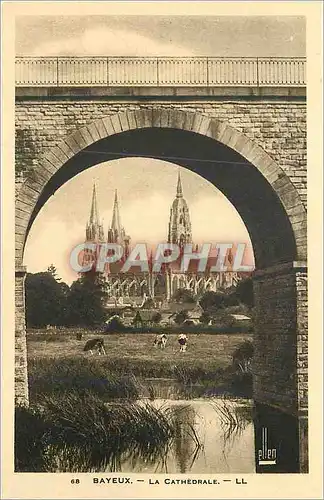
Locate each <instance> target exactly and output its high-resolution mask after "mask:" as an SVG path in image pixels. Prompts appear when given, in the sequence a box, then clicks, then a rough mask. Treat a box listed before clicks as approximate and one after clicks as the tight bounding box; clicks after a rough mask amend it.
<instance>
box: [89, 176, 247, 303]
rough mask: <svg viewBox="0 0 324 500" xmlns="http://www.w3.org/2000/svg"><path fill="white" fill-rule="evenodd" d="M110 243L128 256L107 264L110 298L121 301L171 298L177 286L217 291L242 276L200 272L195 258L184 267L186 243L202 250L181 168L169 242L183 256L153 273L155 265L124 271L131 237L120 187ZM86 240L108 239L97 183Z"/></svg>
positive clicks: (116, 301) (227, 272)
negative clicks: (123, 216)
mask: <svg viewBox="0 0 324 500" xmlns="http://www.w3.org/2000/svg"><path fill="white" fill-rule="evenodd" d="M106 241H107V242H108V243H118V244H120V245H122V246H123V248H124V258H123V260H122V261H121V262H118V263H115V264H109V265H107V266H106V268H105V271H104V275H105V279H106V285H107V296H108V301H112V302H113V303H115V304H116V305H117V304H124V305H126V304H129V305H132V304H134V303H137V305H139V302H141V303H143V302H145V300H147V299H148V298H151V299H154V298H156V299H159V300H161V301H163V300H167V301H170V300H171V299H172V297H173V295H174V293H175V292H176V290H177V289H181V288H185V289H188V290H191V291H192V293H193V294H194V295H197V294H203V293H204V292H206V291H217V290H219V289H224V288H228V287H231V286H235V285H236V284H237V282H238V281H239V279H240V277H239V275H238V274H237V273H236V272H233V271H230V270H229V271H226V272H217V273H215V272H212V273H211V272H208V269H207V270H206V271H204V272H198V271H197V266H196V262H195V261H192V263H191V264H190V266H189V269H188V271H187V272H185V273H184V272H182V271H181V268H180V260H181V258H182V255H181V252H182V251H183V249H184V246H185V245H187V244H191V245H192V248H193V249H195V250H196V251H198V246H196V247H195V246H194V245H193V239H192V228H191V221H190V213H189V207H188V204H187V201H186V199H185V198H184V195H183V188H182V182H181V176H180V172H179V173H178V179H177V187H176V195H175V198H174V200H173V202H172V205H171V209H170V218H169V226H168V243H174V244H177V245H178V246H179V248H180V256H179V259H178V260H177V261H176V262H174V263H172V264H168V265H166V266H165V267H164V268H163V269H162V270H161V272H159V273H153V272H152V267H150V270H149V271H148V272H142V271H138V270H134V271H133V272H127V273H121V272H120V269H121V267H122V265H123V263H124V261H125V260H126V258H127V257H128V256H129V254H130V252H131V243H130V242H131V238H130V236H128V235H127V234H126V231H125V229H124V227H123V226H122V223H121V215H120V208H119V201H118V195H117V190H116V191H115V199H114V204H113V213H112V220H111V224H110V227H109V228H108V235H107V240H106ZM86 242H91V243H96V244H97V245H100V244H102V243H105V237H104V230H103V225H102V223H100V220H99V214H98V203H97V194H96V188H95V186H93V192H92V201H91V209H90V217H89V220H88V222H87V225H86ZM91 260H92V261H93V260H94V259H93V254H92V252H91V251H89V250H88V251H86V252H85V254H84V259H83V262H84V264H87V263H89V262H90V261H91ZM231 264H232V261H231V254H229V255H228V257H227V262H226V265H227V266H228V269H230V268H231Z"/></svg>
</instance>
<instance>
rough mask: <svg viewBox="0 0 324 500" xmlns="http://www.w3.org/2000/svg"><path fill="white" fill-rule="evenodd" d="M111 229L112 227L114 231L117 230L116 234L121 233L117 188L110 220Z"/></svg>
mask: <svg viewBox="0 0 324 500" xmlns="http://www.w3.org/2000/svg"><path fill="white" fill-rule="evenodd" d="M111 229H113V230H114V231H117V233H118V234H120V233H121V223H120V215H119V206H118V196H117V189H116V190H115V201H114V208H113V215H112V221H111Z"/></svg>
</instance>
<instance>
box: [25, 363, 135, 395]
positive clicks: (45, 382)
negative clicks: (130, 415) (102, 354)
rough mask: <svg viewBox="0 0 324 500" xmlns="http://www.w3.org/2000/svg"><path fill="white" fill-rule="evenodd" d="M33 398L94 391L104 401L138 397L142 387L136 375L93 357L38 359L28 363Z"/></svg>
mask: <svg viewBox="0 0 324 500" xmlns="http://www.w3.org/2000/svg"><path fill="white" fill-rule="evenodd" d="M28 371H29V374H28V379H29V388H30V400H31V401H32V402H35V401H37V400H39V399H40V398H42V397H43V395H46V396H49V395H53V396H59V395H60V394H64V393H67V392H71V391H72V392H77V393H80V394H82V393H84V392H91V393H93V394H95V395H97V396H101V397H102V398H103V399H104V400H106V401H107V400H110V399H116V398H121V399H136V398H137V397H138V389H137V387H136V384H135V380H134V377H132V376H125V375H120V374H119V373H116V372H113V371H110V370H107V369H106V368H105V366H104V365H101V364H100V363H98V362H96V361H95V360H92V359H89V358H81V357H79V358H74V359H71V358H58V359H55V358H38V359H35V358H34V359H30V360H29V365H28Z"/></svg>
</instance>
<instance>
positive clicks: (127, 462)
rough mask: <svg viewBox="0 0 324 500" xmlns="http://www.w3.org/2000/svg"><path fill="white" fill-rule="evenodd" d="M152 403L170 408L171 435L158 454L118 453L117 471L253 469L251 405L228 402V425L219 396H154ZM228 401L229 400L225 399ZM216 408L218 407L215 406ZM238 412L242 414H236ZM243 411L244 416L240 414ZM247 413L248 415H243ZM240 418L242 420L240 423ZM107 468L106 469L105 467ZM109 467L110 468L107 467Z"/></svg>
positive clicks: (157, 471) (199, 471) (170, 471)
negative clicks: (231, 414)
mask: <svg viewBox="0 0 324 500" xmlns="http://www.w3.org/2000/svg"><path fill="white" fill-rule="evenodd" d="M152 404H154V405H155V406H156V407H158V408H162V409H165V410H167V411H170V416H172V418H173V421H174V424H175V435H174V438H173V439H172V440H171V441H170V443H169V444H168V446H166V447H165V448H164V450H163V452H161V451H160V453H159V458H157V456H155V457H154V459H153V460H150V459H149V458H148V457H146V458H145V459H143V458H142V457H141V456H140V455H137V454H136V453H132V452H130V454H129V455H128V456H127V457H126V456H123V457H121V459H120V461H119V464H118V468H117V469H116V471H119V472H146V473H189V472H190V473H200V474H201V473H203V474H208V473H237V472H241V473H251V472H255V463H254V427H253V422H252V420H251V417H252V407H251V405H250V404H249V403H248V402H245V404H244V405H243V406H242V402H241V403H235V402H233V401H232V402H231V403H230V405H231V409H233V408H234V409H235V410H234V415H236V417H233V418H237V419H239V420H238V425H234V424H233V423H232V425H228V423H227V422H226V421H225V420H224V418H222V415H221V413H220V411H219V407H221V408H222V406H221V405H222V404H223V403H222V400H221V401H220V400H217V399H213V400H202V399H197V400H191V401H184V400H163V399H159V400H155V401H154V402H152ZM228 404H229V403H228ZM217 408H218V410H217ZM240 412H241V413H242V418H239V417H238V416H237V415H239V414H241V413H240ZM244 415H245V416H244ZM247 416H249V418H245V417H247ZM243 422H244V423H243ZM106 471H108V469H106ZM109 471H111V468H109Z"/></svg>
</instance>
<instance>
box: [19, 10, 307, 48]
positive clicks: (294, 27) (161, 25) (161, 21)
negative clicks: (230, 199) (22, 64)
mask: <svg viewBox="0 0 324 500" xmlns="http://www.w3.org/2000/svg"><path fill="white" fill-rule="evenodd" d="M305 53H306V46H305V19H304V18H303V17H290V16H280V17H279V16H249V17H246V16H245V17H242V16H235V17H232V16H221V17H214V16H208V17H206V16H168V17H167V16H75V17H71V16H61V17H58V16H21V17H18V18H17V21H16V54H17V55H20V56H23V55H25V56H26V55H29V56H33V55H34V56H35V55H39V56H58V55H67V56H68V55H71V56H72V55H78V56H82V55H83V56H86V55H105V56H109V55H110V56H127V55H128V56H145V55H146V56H148V55H152V56H231V57H234V56H238V57H239V56H260V57H262V56H263V57H266V56H269V57H270V56H279V55H280V56H286V57H292V56H305Z"/></svg>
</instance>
